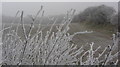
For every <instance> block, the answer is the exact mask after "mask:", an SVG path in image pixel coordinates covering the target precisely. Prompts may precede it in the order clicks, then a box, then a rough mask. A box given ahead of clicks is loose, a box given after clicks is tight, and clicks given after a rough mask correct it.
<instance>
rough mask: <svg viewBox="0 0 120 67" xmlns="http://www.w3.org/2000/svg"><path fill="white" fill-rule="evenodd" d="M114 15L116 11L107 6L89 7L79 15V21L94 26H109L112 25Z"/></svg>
mask: <svg viewBox="0 0 120 67" xmlns="http://www.w3.org/2000/svg"><path fill="white" fill-rule="evenodd" d="M114 13H115V10H114V9H113V8H112V7H109V6H106V5H100V6H97V7H88V8H87V9H85V10H84V11H83V12H82V13H80V14H79V15H78V17H79V19H78V20H79V21H80V22H84V21H87V22H90V23H94V24H108V23H110V18H111V16H112V15H113V14H114ZM74 19H75V18H74Z"/></svg>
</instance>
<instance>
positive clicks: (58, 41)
mask: <svg viewBox="0 0 120 67" xmlns="http://www.w3.org/2000/svg"><path fill="white" fill-rule="evenodd" d="M74 12H75V10H73V9H71V10H70V11H68V12H67V15H66V16H65V17H64V20H63V21H62V22H61V24H60V25H58V26H56V29H57V31H56V32H53V31H52V29H53V26H54V25H55V23H56V20H57V19H54V18H52V19H49V20H52V21H53V22H54V23H53V24H52V26H51V28H50V29H49V30H48V31H47V32H46V33H45V34H43V30H44V29H45V28H41V24H39V28H38V29H37V31H36V33H35V34H34V35H31V33H32V29H33V28H34V23H35V22H36V18H37V17H38V15H41V17H43V15H44V11H43V10H42V7H41V9H40V10H39V11H38V13H37V14H36V16H35V17H32V16H31V17H30V18H31V19H32V23H31V25H30V29H29V30H28V31H26V29H25V25H24V21H23V19H24V18H23V15H24V12H23V11H21V12H19V11H18V12H17V14H16V16H17V15H18V14H20V23H18V25H17V27H16V28H15V29H12V27H13V26H12V24H11V26H10V27H7V28H4V27H3V28H4V29H3V30H1V31H0V33H3V34H4V31H5V30H9V32H8V33H6V34H4V37H1V38H2V43H1V44H2V64H3V65H110V64H113V65H117V63H118V52H114V49H117V46H118V38H116V35H115V34H113V44H112V45H109V46H108V47H106V48H105V49H104V50H102V52H98V50H99V49H100V48H101V45H100V46H99V47H97V48H93V46H94V42H91V44H89V49H88V50H84V49H83V48H84V47H85V46H81V47H80V48H77V45H75V44H74V43H72V42H71V41H72V38H73V37H74V36H75V35H77V34H89V33H92V32H94V31H83V32H76V33H74V34H69V33H68V30H69V29H70V28H69V24H70V23H71V21H72V19H73V16H74ZM16 16H15V18H16ZM13 22H14V21H13ZM48 24H49V23H48ZM19 26H22V31H21V32H22V33H23V36H24V39H21V36H19V35H18V33H17V31H18V28H19ZM44 35H45V36H44Z"/></svg>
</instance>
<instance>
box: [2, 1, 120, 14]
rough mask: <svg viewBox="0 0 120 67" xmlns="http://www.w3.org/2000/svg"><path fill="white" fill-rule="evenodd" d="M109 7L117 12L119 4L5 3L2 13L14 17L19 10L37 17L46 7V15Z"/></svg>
mask: <svg viewBox="0 0 120 67" xmlns="http://www.w3.org/2000/svg"><path fill="white" fill-rule="evenodd" d="M102 4H105V5H108V6H111V7H113V8H115V9H116V10H117V8H118V5H117V2H3V3H2V13H3V14H4V15H9V16H14V15H15V13H16V12H17V11H18V10H24V12H25V14H26V15H28V14H32V15H35V14H36V12H37V11H38V10H39V9H40V6H41V5H43V6H44V10H45V15H59V14H65V13H66V12H67V10H70V9H71V8H74V9H76V13H79V12H81V11H83V10H84V9H86V8H87V7H90V6H98V5H102Z"/></svg>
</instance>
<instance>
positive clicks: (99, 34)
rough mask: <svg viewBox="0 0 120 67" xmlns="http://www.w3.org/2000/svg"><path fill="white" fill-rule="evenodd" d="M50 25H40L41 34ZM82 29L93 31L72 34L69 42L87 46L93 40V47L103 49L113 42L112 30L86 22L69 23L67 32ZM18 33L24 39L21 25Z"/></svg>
mask: <svg viewBox="0 0 120 67" xmlns="http://www.w3.org/2000/svg"><path fill="white" fill-rule="evenodd" d="M51 25H52V24H50V25H41V29H42V28H44V30H43V36H45V35H46V32H47V31H49V29H50V27H51ZM58 25H59V24H55V25H54V28H53V30H52V32H56V31H57V30H56V26H58ZM7 26H9V24H8V25H7V24H6V25H5V27H7ZM14 28H16V25H15V24H14V25H13V29H14ZM29 28H30V27H29V25H27V24H26V25H25V29H26V31H27V32H28V30H29ZM109 28H110V27H109ZM37 29H38V25H35V26H34V28H33V30H32V32H31V34H32V35H33V34H35V33H36V31H37ZM83 31H93V32H92V33H88V34H78V35H76V36H74V38H73V40H72V41H71V42H72V43H75V44H76V45H77V46H78V47H81V45H85V46H86V47H87V46H88V44H90V43H91V42H94V43H95V45H94V48H97V47H98V46H101V47H102V49H104V48H105V47H107V46H108V45H112V43H113V41H112V33H113V32H111V31H110V30H109V29H106V27H103V28H100V29H98V28H96V27H92V28H89V27H88V26H87V25H86V24H83V23H71V24H70V30H69V31H68V33H70V34H74V33H75V32H83ZM7 32H8V31H7V30H6V31H5V32H4V33H7ZM27 32H26V33H27ZM18 35H19V36H21V37H22V39H24V36H23V32H22V28H21V26H20V27H19V30H18ZM3 36H4V35H3ZM85 49H86V48H85Z"/></svg>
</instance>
